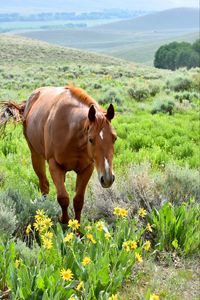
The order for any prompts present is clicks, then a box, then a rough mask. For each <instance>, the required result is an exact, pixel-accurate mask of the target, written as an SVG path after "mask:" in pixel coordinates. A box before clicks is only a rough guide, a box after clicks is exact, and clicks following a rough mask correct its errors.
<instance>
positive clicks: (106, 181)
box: [100, 174, 115, 188]
mask: <svg viewBox="0 0 200 300" xmlns="http://www.w3.org/2000/svg"><path fill="white" fill-rule="evenodd" d="M114 181H115V175H113V174H112V175H111V176H100V183H101V186H102V187H103V188H109V187H111V185H112V184H113V182H114Z"/></svg>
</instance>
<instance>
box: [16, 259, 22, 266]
mask: <svg viewBox="0 0 200 300" xmlns="http://www.w3.org/2000/svg"><path fill="white" fill-rule="evenodd" d="M21 262H22V260H21V259H16V260H15V267H16V268H19V266H20V264H21Z"/></svg>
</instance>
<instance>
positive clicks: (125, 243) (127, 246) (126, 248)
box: [122, 241, 130, 252]
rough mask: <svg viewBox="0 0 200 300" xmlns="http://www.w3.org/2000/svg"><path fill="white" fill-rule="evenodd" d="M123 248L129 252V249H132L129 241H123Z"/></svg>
mask: <svg viewBox="0 0 200 300" xmlns="http://www.w3.org/2000/svg"><path fill="white" fill-rule="evenodd" d="M122 248H123V249H124V250H125V251H126V252H129V251H130V246H129V241H127V242H123V244H122Z"/></svg>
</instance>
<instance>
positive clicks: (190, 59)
mask: <svg viewBox="0 0 200 300" xmlns="http://www.w3.org/2000/svg"><path fill="white" fill-rule="evenodd" d="M154 67H156V68H159V69H170V70H176V69H178V68H181V67H186V68H187V69H191V68H194V67H200V39H197V40H196V41H195V42H194V43H193V44H190V43H187V42H179V43H178V42H172V43H170V44H166V45H163V46H161V47H160V48H159V49H158V50H157V51H156V53H155V57H154Z"/></svg>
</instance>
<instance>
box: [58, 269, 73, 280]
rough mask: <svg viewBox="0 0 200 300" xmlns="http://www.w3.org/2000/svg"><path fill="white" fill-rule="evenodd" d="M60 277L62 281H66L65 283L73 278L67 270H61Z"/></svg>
mask: <svg viewBox="0 0 200 300" xmlns="http://www.w3.org/2000/svg"><path fill="white" fill-rule="evenodd" d="M60 275H61V277H62V279H63V280H66V281H71V280H72V279H73V277H74V275H73V273H72V271H71V270H70V269H67V270H65V269H62V270H61V271H60Z"/></svg>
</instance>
